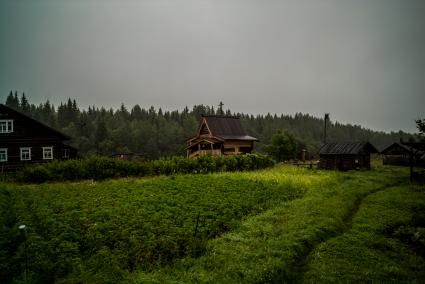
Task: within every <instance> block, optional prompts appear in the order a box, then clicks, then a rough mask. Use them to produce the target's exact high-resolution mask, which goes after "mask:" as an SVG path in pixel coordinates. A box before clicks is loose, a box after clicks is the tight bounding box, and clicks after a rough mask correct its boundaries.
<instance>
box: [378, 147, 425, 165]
mask: <svg viewBox="0 0 425 284" xmlns="http://www.w3.org/2000/svg"><path fill="white" fill-rule="evenodd" d="M411 148H412V147H410V146H407V145H405V144H402V143H398V142H395V143H393V144H391V145H389V146H388V147H387V148H385V149H384V150H382V151H381V154H382V155H383V160H382V162H383V164H384V165H396V166H409V165H410V155H411V152H413V153H412V156H413V164H414V165H423V164H425V163H424V161H423V159H422V158H421V157H422V156H423V155H424V154H425V152H424V151H420V150H415V149H411Z"/></svg>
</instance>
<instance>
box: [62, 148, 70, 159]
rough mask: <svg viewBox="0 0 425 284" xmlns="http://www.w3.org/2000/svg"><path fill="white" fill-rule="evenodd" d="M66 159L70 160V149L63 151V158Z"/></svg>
mask: <svg viewBox="0 0 425 284" xmlns="http://www.w3.org/2000/svg"><path fill="white" fill-rule="evenodd" d="M62 157H63V158H64V159H69V149H63V156H62Z"/></svg>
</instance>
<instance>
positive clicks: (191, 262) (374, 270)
mask: <svg viewBox="0 0 425 284" xmlns="http://www.w3.org/2000/svg"><path fill="white" fill-rule="evenodd" d="M406 176H407V172H406V171H405V170H404V169H401V168H389V167H387V168H379V169H378V170H376V171H370V172H350V173H344V174H335V173H333V176H332V178H333V179H334V181H336V182H335V183H331V184H316V185H311V186H310V187H309V189H308V191H307V192H306V194H305V195H304V196H303V197H302V198H300V199H295V200H292V201H288V202H283V203H282V204H281V205H280V206H277V207H275V208H273V209H270V210H268V211H266V212H263V213H261V214H259V215H257V216H254V217H251V218H249V219H247V220H246V221H245V222H243V224H242V225H241V226H240V227H238V228H237V229H236V230H234V231H232V232H229V233H227V234H225V235H224V236H222V237H220V238H217V239H215V240H212V241H210V242H209V245H208V249H207V251H206V253H205V254H204V255H203V256H202V257H200V258H197V259H192V258H186V259H184V260H182V261H180V262H178V263H177V264H176V265H174V266H173V267H169V268H168V269H163V270H161V271H157V272H155V273H144V272H140V273H139V275H137V277H136V280H135V282H137V283H160V282H169V283H189V282H191V283H282V282H306V283H309V282H312V283H313V282H314V283H315V282H324V283H326V282H341V281H345V282H358V281H366V280H369V281H370V280H372V281H378V282H388V281H398V282H399V281H411V282H420V280H421V279H423V278H422V277H423V276H424V275H423V273H421V272H420V271H423V270H425V265H424V261H423V258H422V257H420V256H416V255H415V253H414V252H412V251H409V249H408V247H407V245H406V244H403V243H402V242H401V241H399V240H397V239H396V238H394V237H392V236H388V235H387V234H386V230H387V229H388V228H391V227H392V226H394V224H395V223H397V224H408V223H409V221H410V219H411V218H412V216H413V215H414V214H415V211H417V209H418V207H420V208H424V207H425V194H424V190H423V188H421V187H415V186H410V185H408V181H407V179H406ZM293 178H294V179H297V178H301V177H300V176H297V175H294V176H293ZM417 230H420V229H417Z"/></svg>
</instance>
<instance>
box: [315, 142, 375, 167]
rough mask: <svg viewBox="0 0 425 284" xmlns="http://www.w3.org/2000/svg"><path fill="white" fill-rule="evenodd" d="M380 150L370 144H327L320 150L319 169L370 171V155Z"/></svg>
mask: <svg viewBox="0 0 425 284" xmlns="http://www.w3.org/2000/svg"><path fill="white" fill-rule="evenodd" d="M371 153H378V150H377V149H376V148H375V147H374V146H373V145H372V144H370V143H369V142H347V143H326V144H324V145H323V146H322V147H321V148H320V150H319V156H320V159H319V164H318V166H319V168H321V169H328V170H340V171H348V170H358V169H370V154H371Z"/></svg>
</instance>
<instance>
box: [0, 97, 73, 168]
mask: <svg viewBox="0 0 425 284" xmlns="http://www.w3.org/2000/svg"><path fill="white" fill-rule="evenodd" d="M70 139H71V138H70V137H68V136H67V135H65V134H62V133H60V132H59V131H57V130H55V129H53V128H50V127H49V126H47V125H44V124H43V123H41V122H39V121H36V120H34V119H33V118H31V117H28V116H26V115H24V114H22V113H20V112H18V111H16V110H14V109H12V108H9V107H7V106H5V105H3V104H0V171H3V170H4V171H11V170H12V171H13V170H17V169H19V168H22V167H23V166H25V165H31V164H37V163H47V162H50V161H53V160H64V159H70V158H75V157H76V156H77V149H75V148H74V147H72V146H70V145H67V144H65V141H68V140H70Z"/></svg>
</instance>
